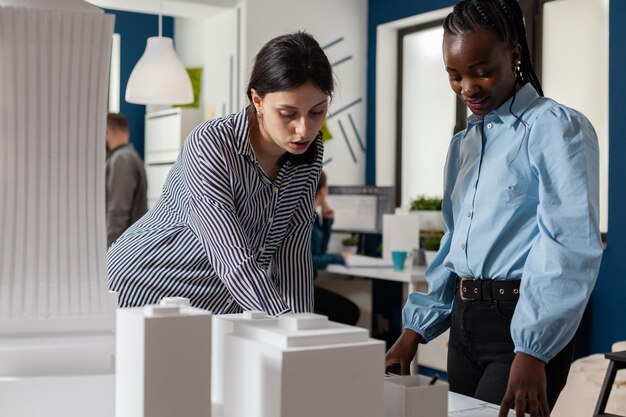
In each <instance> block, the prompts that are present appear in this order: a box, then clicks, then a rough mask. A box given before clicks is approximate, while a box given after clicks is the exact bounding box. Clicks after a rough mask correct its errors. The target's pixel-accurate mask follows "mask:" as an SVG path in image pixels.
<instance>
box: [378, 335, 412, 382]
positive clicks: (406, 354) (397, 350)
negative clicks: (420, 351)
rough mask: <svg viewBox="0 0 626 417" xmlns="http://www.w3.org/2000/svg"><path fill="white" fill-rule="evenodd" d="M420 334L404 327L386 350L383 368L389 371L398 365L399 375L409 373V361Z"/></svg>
mask: <svg viewBox="0 0 626 417" xmlns="http://www.w3.org/2000/svg"><path fill="white" fill-rule="evenodd" d="M419 342H420V335H419V334H418V333H416V332H414V331H413V330H409V329H404V330H403V331H402V334H401V335H400V337H399V338H398V340H396V343H394V344H393V346H392V347H391V349H389V351H388V352H387V356H386V357H385V368H386V371H387V372H389V371H390V370H391V369H392V368H396V367H397V366H398V365H399V366H400V375H410V374H411V361H412V360H413V358H414V357H415V353H416V352H417V346H418V345H419Z"/></svg>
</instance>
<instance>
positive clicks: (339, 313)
mask: <svg viewBox="0 0 626 417" xmlns="http://www.w3.org/2000/svg"><path fill="white" fill-rule="evenodd" d="M313 291H314V292H313V297H314V298H313V299H314V300H315V302H314V311H315V313H317V314H323V315H324V316H328V319H329V320H330V321H336V322H337V323H344V324H349V325H351V326H354V325H355V324H356V323H357V321H359V316H360V315H361V311H360V310H359V307H358V306H357V305H356V304H354V303H353V302H352V301H350V300H348V299H347V298H346V297H344V296H341V295H339V294H337V293H334V292H332V291H328V290H327V289H325V288H319V287H318V286H317V285H316V286H315V287H314V288H313Z"/></svg>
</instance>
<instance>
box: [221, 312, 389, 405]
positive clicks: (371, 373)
mask: <svg viewBox="0 0 626 417" xmlns="http://www.w3.org/2000/svg"><path fill="white" fill-rule="evenodd" d="M224 352H225V355H224V408H223V411H224V417H244V416H245V417H296V416H297V417H319V416H325V417H345V416H359V417H380V416H382V415H383V374H384V355H385V346H384V342H382V341H379V340H374V339H370V338H369V337H368V333H367V330H365V329H361V328H358V327H352V326H347V325H343V324H339V323H334V322H329V321H328V319H327V317H325V316H320V315H316V314H289V315H284V316H280V317H279V318H278V319H277V320H242V321H237V322H235V323H234V326H233V333H232V334H230V335H226V340H225V348H224Z"/></svg>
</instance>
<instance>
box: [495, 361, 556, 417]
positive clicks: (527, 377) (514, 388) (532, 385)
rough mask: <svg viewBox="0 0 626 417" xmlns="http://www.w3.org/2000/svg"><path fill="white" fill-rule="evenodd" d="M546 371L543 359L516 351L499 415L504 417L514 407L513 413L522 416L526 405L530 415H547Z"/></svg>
mask: <svg viewBox="0 0 626 417" xmlns="http://www.w3.org/2000/svg"><path fill="white" fill-rule="evenodd" d="M546 386H547V385H546V371H545V364H544V363H543V361H541V360H539V359H537V358H535V357H533V356H530V355H527V354H525V353H521V352H518V353H517V354H515V359H513V363H512V364H511V373H510V374H509V384H508V386H507V388H506V393H505V394H504V398H503V399H502V404H501V405H500V414H499V417H506V416H507V415H508V413H509V410H510V409H511V406H514V407H515V413H516V415H517V416H518V417H519V416H524V413H525V412H526V406H527V405H528V412H529V413H530V416H531V417H548V416H549V415H550V408H549V407H548V396H547V393H546Z"/></svg>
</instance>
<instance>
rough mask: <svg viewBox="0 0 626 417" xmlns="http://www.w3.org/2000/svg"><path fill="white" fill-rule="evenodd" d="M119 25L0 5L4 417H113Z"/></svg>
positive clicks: (37, 1) (101, 17)
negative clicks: (108, 205)
mask: <svg viewBox="0 0 626 417" xmlns="http://www.w3.org/2000/svg"><path fill="white" fill-rule="evenodd" d="M113 23H114V18H113V16H111V15H105V14H104V13H103V12H102V10H100V9H98V8H95V7H93V6H91V5H88V4H87V3H85V2H83V1H79V0H21V1H20V0H0V180H1V181H0V415H2V416H5V415H6V416H9V415H19V416H30V415H44V414H45V415H47V416H56V415H63V416H64V417H66V416H73V415H90V416H99V415H106V414H107V411H110V410H112V409H113V391H112V381H113V357H112V354H113V352H114V346H115V342H114V327H115V305H116V300H115V297H114V296H112V295H111V294H110V293H109V292H108V290H107V285H106V264H105V254H106V233H105V217H104V210H105V201H104V197H105V192H104V173H105V170H104V160H105V138H104V135H105V129H106V114H107V91H108V88H107V82H108V74H109V62H110V56H111V39H112V33H113ZM60 375H63V376H64V377H62V378H61V377H59V376H60ZM90 375H91V376H93V375H99V376H98V377H94V378H91V379H90V377H89V376H90ZM94 381H96V382H94ZM44 382H45V383H44ZM91 383H94V384H97V385H98V388H99V390H100V391H99V392H94V393H93V395H92V397H93V398H92V397H90V396H89V392H88V391H89V389H88V387H89V384H91ZM37 390H39V391H37ZM20 392H21V394H20ZM83 400H85V401H94V403H92V404H91V407H93V409H90V410H89V412H86V410H81V409H80V404H81V401H83ZM12 407H19V409H14V408H12ZM43 410H45V412H44V411H43ZM101 413H102V414H101Z"/></svg>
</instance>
